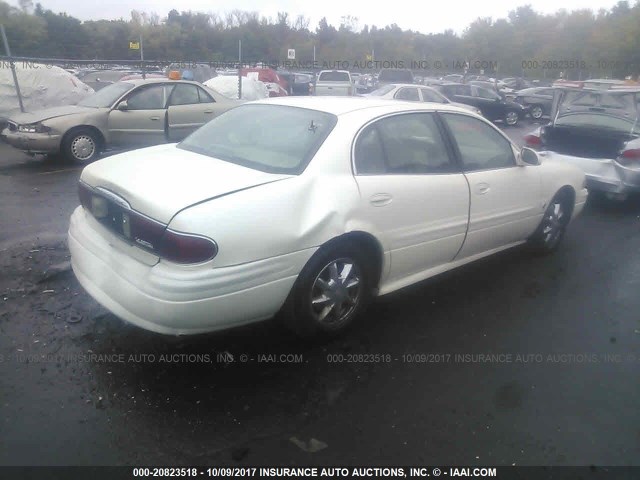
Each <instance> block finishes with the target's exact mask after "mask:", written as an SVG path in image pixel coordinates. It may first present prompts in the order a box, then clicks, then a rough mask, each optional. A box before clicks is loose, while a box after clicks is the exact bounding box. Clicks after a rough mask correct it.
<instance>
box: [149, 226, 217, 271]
mask: <svg viewBox="0 0 640 480" xmlns="http://www.w3.org/2000/svg"><path fill="white" fill-rule="evenodd" d="M157 253H158V255H159V256H161V257H162V258H166V259H167V260H170V261H172V262H176V263H201V262H206V261H207V260H211V259H212V258H213V257H215V256H216V254H217V253H218V247H217V246H216V244H215V243H214V242H213V241H212V240H211V239H209V238H205V237H200V236H198V235H191V234H188V233H181V232H175V231H173V230H169V229H166V230H165V232H164V235H163V236H162V239H161V242H160V248H159V249H158V250H157Z"/></svg>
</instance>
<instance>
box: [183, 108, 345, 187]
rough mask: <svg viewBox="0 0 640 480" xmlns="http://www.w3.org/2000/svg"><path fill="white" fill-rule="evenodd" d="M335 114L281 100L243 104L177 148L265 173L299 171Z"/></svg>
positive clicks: (329, 127) (201, 129) (326, 131)
mask: <svg viewBox="0 0 640 480" xmlns="http://www.w3.org/2000/svg"><path fill="white" fill-rule="evenodd" d="M336 121H337V117H336V116H335V115H331V114H329V113H325V112H319V111H317V110H309V109H305V108H298V107H289V106H283V105H243V106H240V107H238V108H234V109H233V110H229V111H227V112H225V113H224V114H222V115H220V116H218V117H216V118H214V119H213V120H211V121H210V122H209V123H207V124H206V125H204V126H203V127H202V128H200V129H198V130H196V131H195V132H194V133H192V134H191V135H190V136H188V137H187V138H186V139H185V140H184V141H182V142H181V143H180V144H178V148H182V149H184V150H189V151H192V152H196V153H200V154H202V155H207V156H209V157H214V158H219V159H221V160H225V161H227V162H231V163H235V164H238V165H242V166H245V167H248V168H253V169H256V170H260V171H263V172H268V173H285V174H293V175H298V174H300V173H302V172H303V171H304V169H305V168H306V166H307V164H308V163H309V162H310V161H311V158H313V156H314V155H315V153H316V151H317V150H318V148H320V146H321V145H322V143H323V142H324V140H325V138H327V136H328V135H329V133H330V132H331V130H332V129H333V127H334V125H335V124H336Z"/></svg>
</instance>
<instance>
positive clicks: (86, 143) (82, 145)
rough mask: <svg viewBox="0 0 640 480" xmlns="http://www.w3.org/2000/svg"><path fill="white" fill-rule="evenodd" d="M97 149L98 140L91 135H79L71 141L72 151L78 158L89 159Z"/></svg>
mask: <svg viewBox="0 0 640 480" xmlns="http://www.w3.org/2000/svg"><path fill="white" fill-rule="evenodd" d="M95 151H96V142H95V140H94V139H93V138H91V137H90V136H89V135H78V136H77V137H75V138H74V139H73V140H72V141H71V153H72V154H73V156H74V157H75V158H77V159H78V160H89V159H90V158H92V157H93V155H94V154H95Z"/></svg>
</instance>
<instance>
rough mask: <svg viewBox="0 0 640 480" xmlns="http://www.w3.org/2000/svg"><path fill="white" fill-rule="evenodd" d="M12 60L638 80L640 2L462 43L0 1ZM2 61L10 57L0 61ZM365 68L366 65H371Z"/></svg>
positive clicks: (349, 25)
mask: <svg viewBox="0 0 640 480" xmlns="http://www.w3.org/2000/svg"><path fill="white" fill-rule="evenodd" d="M0 23H1V24H3V25H4V26H5V30H6V33H7V37H8V41H9V43H10V46H11V51H12V54H13V55H15V56H24V57H37V58H66V59H78V60H80V59H82V60H135V59H138V58H139V55H140V53H139V51H136V50H131V49H130V48H129V42H130V41H137V40H138V38H139V37H140V35H142V38H143V48H144V56H145V59H149V60H158V61H168V60H171V61H183V62H192V61H199V62H201V61H204V62H220V63H221V62H236V61H237V60H238V42H239V41H240V40H241V41H242V56H243V60H244V61H246V62H258V61H265V62H269V63H273V64H278V63H280V64H282V63H284V62H285V60H286V59H287V51H288V49H290V48H293V49H295V52H296V53H295V56H296V60H295V62H291V63H292V64H293V65H294V66H296V65H298V64H300V65H308V66H311V65H312V62H313V60H315V61H316V63H315V64H313V65H315V66H317V67H319V68H322V66H323V65H326V64H327V63H329V62H333V65H336V62H340V63H338V64H339V65H350V66H352V67H353V66H354V65H356V66H357V68H354V69H356V70H361V69H362V68H360V67H361V66H363V65H364V66H365V67H366V66H371V67H373V69H376V67H378V66H380V65H382V64H383V62H390V63H393V65H396V66H397V65H403V66H405V67H406V68H413V69H414V70H419V71H423V73H424V75H442V74H444V73H463V71H465V72H467V73H484V74H486V75H497V76H501V77H505V76H523V77H527V78H558V77H559V76H563V77H565V78H570V79H584V78H595V77H609V78H625V77H628V76H631V77H633V78H634V79H636V78H637V76H638V74H639V73H640V0H636V2H635V4H634V5H630V4H629V2H628V1H620V2H618V3H617V4H616V5H615V6H613V7H612V8H611V9H608V10H607V9H601V10H599V11H597V12H594V11H592V10H588V9H581V10H574V11H570V12H569V11H567V10H558V11H557V12H556V13H554V14H541V13H539V12H536V11H535V10H534V9H533V8H532V7H531V6H530V5H524V6H520V7H517V8H515V9H514V10H512V11H511V12H509V14H508V16H507V17H506V18H499V19H493V18H488V17H487V18H478V19H477V20H476V21H474V22H473V23H471V24H470V25H469V26H468V27H467V28H466V29H465V30H464V31H463V32H462V33H461V34H460V35H457V34H455V33H454V32H453V31H452V30H444V31H443V32H441V33H420V32H417V31H412V30H403V29H401V28H400V27H398V25H396V24H392V25H387V26H385V27H377V26H375V25H360V24H359V21H358V18H357V17H352V16H345V17H342V21H341V22H340V24H339V25H338V26H334V25H331V24H329V23H328V22H327V20H326V18H323V19H321V20H320V22H319V23H318V25H317V26H315V28H312V27H310V25H309V20H308V19H307V18H306V17H304V16H298V17H296V18H291V17H289V15H288V14H287V13H286V12H281V13H278V15H277V18H275V19H273V18H267V17H264V16H260V15H259V14H258V13H256V12H248V11H242V10H234V11H232V12H229V13H227V14H224V15H220V14H216V13H202V12H192V11H183V12H178V11H177V10H171V11H170V12H169V14H168V15H167V17H166V18H160V17H159V16H158V15H157V14H153V13H152V14H148V13H146V12H139V11H136V10H133V11H132V12H131V18H129V19H120V20H90V21H84V22H82V21H80V20H79V19H77V18H74V17H73V16H70V15H68V14H67V13H64V12H62V13H56V12H53V11H51V10H49V9H46V8H44V7H43V6H42V4H40V3H37V4H36V5H35V6H34V5H33V4H32V2H31V0H20V6H19V7H12V6H10V5H9V4H7V3H6V2H4V1H1V0H0ZM3 53H4V52H3ZM367 62H368V63H367Z"/></svg>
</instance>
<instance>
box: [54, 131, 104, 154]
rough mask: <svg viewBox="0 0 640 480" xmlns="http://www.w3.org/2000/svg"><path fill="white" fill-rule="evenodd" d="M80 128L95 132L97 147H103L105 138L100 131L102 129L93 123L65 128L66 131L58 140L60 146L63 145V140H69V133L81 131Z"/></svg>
mask: <svg viewBox="0 0 640 480" xmlns="http://www.w3.org/2000/svg"><path fill="white" fill-rule="evenodd" d="M82 130H89V131H91V132H92V133H95V134H96V136H97V140H98V142H99V145H98V147H99V149H103V148H104V147H105V145H106V138H105V136H104V133H102V131H101V130H100V129H99V128H98V127H96V126H94V125H77V126H75V127H71V128H70V129H69V130H67V131H66V132H64V134H63V135H62V139H61V141H60V146H61V147H62V146H63V145H65V142H67V141H68V140H69V138H70V137H71V135H73V134H74V133H76V132H78V131H82Z"/></svg>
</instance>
